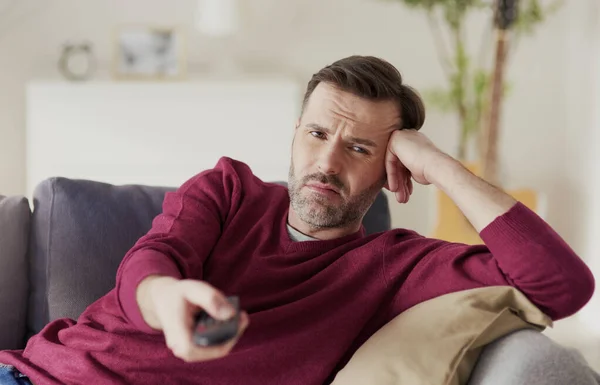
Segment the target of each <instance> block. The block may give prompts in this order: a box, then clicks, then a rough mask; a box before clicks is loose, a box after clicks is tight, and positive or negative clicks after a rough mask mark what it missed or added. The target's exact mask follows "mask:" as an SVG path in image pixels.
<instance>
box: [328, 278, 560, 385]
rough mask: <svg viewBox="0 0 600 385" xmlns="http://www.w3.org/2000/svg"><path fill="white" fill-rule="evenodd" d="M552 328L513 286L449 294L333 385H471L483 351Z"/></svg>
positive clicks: (376, 345) (371, 345) (410, 314)
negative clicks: (514, 335) (507, 338)
mask: <svg viewBox="0 0 600 385" xmlns="http://www.w3.org/2000/svg"><path fill="white" fill-rule="evenodd" d="M546 326H552V321H551V320H550V318H548V317H547V316H546V315H545V314H543V313H542V312H541V311H540V310H539V309H538V308H537V307H535V306H534V305H533V304H532V303H531V302H530V301H529V300H528V299H527V298H526V297H525V296H524V295H523V294H522V293H521V292H519V291H518V290H516V289H514V288H512V287H509V286H494V287H487V288H479V289H472V290H466V291H461V292H457V293H452V294H447V295H444V296H441V297H437V298H434V299H431V300H429V301H426V302H423V303H421V304H418V305H416V306H414V307H412V308H410V309H408V310H407V311H405V312H404V313H402V314H400V315H399V316H397V317H396V318H394V319H393V320H392V321H390V322H389V323H388V324H387V325H385V326H384V327H383V328H381V329H380V330H379V331H378V332H377V333H375V334H374V335H373V336H371V338H369V340H368V341H367V342H366V343H365V344H364V345H363V346H362V347H361V348H360V349H359V350H358V351H357V352H356V353H355V354H354V356H353V357H352V359H351V360H350V361H349V362H348V364H347V365H346V367H345V368H344V369H342V370H341V371H340V372H339V373H338V375H337V376H336V378H335V380H334V382H333V384H334V385H354V384H357V385H358V384H361V385H363V384H378V385H391V384H402V385H406V384H410V385H425V384H427V385H430V384H431V385H434V384H435V385H441V384H444V385H458V384H466V383H467V381H468V378H469V376H470V374H471V371H472V370H473V368H474V367H475V363H476V362H477V358H478V357H479V354H480V352H481V349H482V347H483V346H485V345H486V344H488V343H490V342H492V341H494V340H496V339H497V338H500V337H502V336H504V335H506V334H508V333H510V332H512V331H515V330H519V329H523V328H534V329H538V330H543V329H544V328H545V327H546Z"/></svg>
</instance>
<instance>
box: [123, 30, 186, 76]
mask: <svg viewBox="0 0 600 385" xmlns="http://www.w3.org/2000/svg"><path fill="white" fill-rule="evenodd" d="M115 40H116V42H115V57H114V68H113V73H114V76H115V77H116V78H117V79H138V80H144V79H148V80H149V79H152V80H176V79H181V78H183V77H184V76H185V75H186V52H185V51H186V50H185V41H184V36H183V34H182V33H181V31H179V30H178V29H177V28H161V27H150V26H134V25H132V26H121V27H119V28H118V29H117V31H116V38H115Z"/></svg>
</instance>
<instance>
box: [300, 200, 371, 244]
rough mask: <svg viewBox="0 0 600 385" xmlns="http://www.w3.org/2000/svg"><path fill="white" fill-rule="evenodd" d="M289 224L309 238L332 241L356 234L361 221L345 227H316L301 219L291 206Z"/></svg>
mask: <svg viewBox="0 0 600 385" xmlns="http://www.w3.org/2000/svg"><path fill="white" fill-rule="evenodd" d="M288 224H289V225H290V226H292V227H293V228H295V229H296V230H298V231H300V232H301V233H303V234H305V235H308V236H309V237H313V238H316V239H320V240H322V241H326V240H330V239H336V238H342V237H345V236H346V235H350V234H354V233H356V232H357V231H358V230H360V225H361V221H360V220H359V221H357V222H353V223H351V224H349V225H348V226H344V227H333V228H330V227H314V226H311V225H310V224H308V223H306V222H304V221H303V220H302V219H300V217H299V216H298V214H296V212H295V211H294V209H293V208H292V206H291V205H290V209H289V213H288Z"/></svg>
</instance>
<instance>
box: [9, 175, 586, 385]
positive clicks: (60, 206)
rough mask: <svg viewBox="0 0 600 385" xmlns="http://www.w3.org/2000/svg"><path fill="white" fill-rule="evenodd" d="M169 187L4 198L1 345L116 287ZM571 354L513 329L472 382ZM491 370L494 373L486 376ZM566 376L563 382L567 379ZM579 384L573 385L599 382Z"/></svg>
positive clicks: (376, 217) (385, 214)
mask: <svg viewBox="0 0 600 385" xmlns="http://www.w3.org/2000/svg"><path fill="white" fill-rule="evenodd" d="M169 190H173V188H165V187H150V186H134V185H131V186H112V185H109V184H104V183H99V182H93V181H85V180H70V179H66V178H52V179H48V180H46V181H44V182H42V183H41V184H40V185H39V186H38V187H37V188H36V190H35V193H34V197H33V207H34V209H33V211H32V210H30V204H29V201H28V200H27V199H26V198H24V197H8V198H5V197H0V350H4V349H22V348H24V346H25V344H26V341H27V339H28V338H29V337H30V336H32V335H33V334H35V333H38V332H39V331H40V330H41V329H42V328H43V327H44V325H46V324H47V323H48V322H49V321H52V320H55V319H58V318H63V317H68V318H73V319H77V317H78V316H79V314H80V313H81V312H82V311H83V310H84V309H85V308H86V307H87V306H88V305H89V304H91V303H92V302H94V301H95V300H97V299H98V298H100V297H101V296H103V295H104V294H106V293H107V292H108V291H109V290H111V289H112V288H113V287H114V285H115V275H116V270H117V268H118V265H119V263H120V262H121V259H122V257H123V256H124V255H125V253H126V252H127V251H128V249H129V248H130V247H131V246H133V244H134V243H135V241H136V240H137V239H138V238H140V237H141V236H142V235H143V234H145V232H146V231H147V230H148V229H149V228H150V225H151V222H152V219H153V218H154V217H155V216H156V215H157V214H158V213H159V212H160V210H161V205H162V200H163V197H164V194H165V193H166V192H167V191H169ZM364 224H365V228H366V230H367V232H368V233H373V232H379V231H384V230H387V229H389V228H390V225H391V223H390V214H389V208H388V201H387V199H386V196H385V195H384V194H383V193H381V194H380V195H379V196H378V197H377V200H376V202H375V204H374V205H373V206H372V207H371V209H370V210H369V212H368V214H367V215H366V217H365V219H364ZM524 341H529V342H527V343H525V344H524V343H523V342H524ZM540 344H542V345H543V344H546V345H547V346H549V348H547V349H543V350H539V349H538V350H536V351H535V352H534V353H533V354H534V356H533V357H532V356H531V352H529V351H528V348H527V346H530V345H531V346H533V345H535V346H540ZM563 351H564V354H568V357H572V356H571V355H570V354H571V353H570V352H567V351H566V350H564V349H563V348H561V347H559V346H558V345H556V344H554V343H553V342H551V341H550V340H549V339H547V338H546V337H545V336H543V335H542V334H540V333H537V332H532V331H528V330H526V331H520V332H516V333H513V334H511V335H509V336H507V337H504V338H503V339H502V340H500V341H498V342H497V343H494V344H491V345H489V346H488V348H486V349H485V350H484V352H483V354H482V356H481V358H480V363H478V365H477V367H476V369H475V372H474V374H473V378H474V380H472V381H471V384H472V385H474V384H480V385H492V384H508V383H510V384H517V383H521V382H515V378H519V379H523V380H524V381H525V382H523V383H528V384H535V383H538V382H532V380H531V379H530V378H529V379H527V380H525V379H524V377H523V376H524V375H525V374H526V371H528V370H526V369H525V368H524V367H523V365H522V364H523V362H526V363H527V362H530V363H531V362H533V363H536V364H535V366H536V367H537V368H538V369H539V368H540V367H543V366H544V365H540V364H539V363H540V362H544V361H547V359H550V357H552V360H556V357H557V354H559V353H560V354H563V353H562V352H563ZM515 352H516V353H518V354H515ZM557 352H558V353H557ZM560 354H559V357H560ZM546 356H547V357H546ZM507 357H513V358H514V357H521V358H523V357H527V358H526V359H518V360H517V361H516V362H518V363H519V364H520V365H521V366H520V367H521V369H518V368H517V369H511V370H506V369H507V368H506V365H505V364H503V362H505V361H506V360H507ZM565 357H566V356H565ZM569 359H571V360H572V358H569ZM532 360H533V361H532ZM561 360H562V359H561ZM576 361H577V362H578V363H577V365H575V366H573V365H571V366H570V368H571V369H569V370H572V371H573V370H574V371H575V372H581V371H582V370H585V371H587V372H586V376H589V378H592V377H591V374H590V373H589V372H591V371H589V369H588V368H587V366H586V365H585V363H584V362H583V361H582V360H576ZM553 365H554V366H555V367H556V365H555V364H553ZM503 368H504V369H503ZM582 368H583V369H582ZM561 370H562V371H563V372H565V373H566V372H569V371H568V370H563V369H561ZM490 371H491V372H493V373H494V375H486V373H491V372H490ZM503 376H504V377H503ZM536 378H537V377H536ZM586 378H587V377H586ZM538 379H539V378H538ZM560 381H563V380H560V379H559V382H556V383H557V384H558V383H563V382H560ZM573 381H574V380H572V379H570V380H569V383H571V384H582V385H583V384H588V383H595V382H581V381H579V382H573ZM539 383H540V384H550V383H551V382H545V381H544V382H539ZM552 383H554V382H552Z"/></svg>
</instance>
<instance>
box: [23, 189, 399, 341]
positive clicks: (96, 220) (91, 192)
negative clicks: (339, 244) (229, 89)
mask: <svg viewBox="0 0 600 385" xmlns="http://www.w3.org/2000/svg"><path fill="white" fill-rule="evenodd" d="M170 190H174V188H164V187H149V186H135V185H129V186H113V185H110V184H106V183H99V182H93V181H85V180H71V179H66V178H52V179H48V180H46V181H44V182H42V183H40V185H38V186H37V188H36V190H35V192H34V214H33V223H32V238H31V252H30V263H31V270H30V280H31V282H32V288H31V291H32V295H31V298H30V302H29V318H28V327H29V336H31V335H32V334H35V333H38V332H39V331H40V330H41V329H42V328H43V327H44V325H46V324H47V323H48V322H49V321H50V320H54V319H57V318H63V317H68V318H73V319H76V318H77V317H78V316H79V314H81V313H82V312H83V310H85V308H86V307H87V306H88V305H90V304H91V303H92V302H94V301H95V300H97V299H98V298H100V297H102V296H103V295H104V294H106V293H107V292H108V291H110V290H111V289H112V288H113V287H114V286H115V278H116V271H117V268H118V267H119V264H120V262H121V260H122V258H123V257H124V256H125V254H126V253H127V251H128V250H129V249H130V248H131V247H132V246H133V245H134V244H135V242H136V241H137V240H138V239H139V238H140V237H141V236H143V235H144V234H145V233H146V232H147V231H148V230H149V229H150V226H151V224H152V219H153V218H154V217H155V216H156V215H158V214H159V213H160V212H161V210H162V201H163V199H164V195H165V193H166V192H167V191H170ZM363 223H364V224H365V228H366V231H367V233H373V232H379V231H384V230H387V229H389V228H390V215H389V210H388V202H387V198H386V196H385V195H384V194H383V193H381V194H379V196H378V197H377V200H376V202H375V203H374V204H373V206H372V207H371V209H370V210H369V212H368V213H367V215H366V216H365V219H364V221H363Z"/></svg>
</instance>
